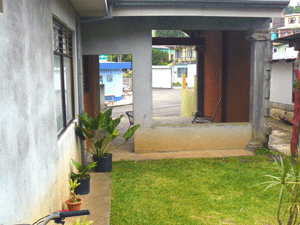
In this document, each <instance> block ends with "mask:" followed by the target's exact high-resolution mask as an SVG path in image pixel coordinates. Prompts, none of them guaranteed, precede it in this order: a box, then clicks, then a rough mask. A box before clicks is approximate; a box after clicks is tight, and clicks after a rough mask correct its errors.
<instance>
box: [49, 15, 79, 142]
mask: <svg viewBox="0 0 300 225" xmlns="http://www.w3.org/2000/svg"><path fill="white" fill-rule="evenodd" d="M52 25H53V36H52V37H53V38H54V39H53V58H54V56H59V62H60V88H61V101H62V109H61V110H62V118H63V126H62V128H61V129H60V130H58V131H57V135H58V138H59V137H60V136H61V135H62V134H63V133H64V131H65V130H66V129H67V128H68V126H69V125H70V124H71V123H72V122H73V121H74V119H75V97H74V51H73V49H74V41H73V40H74V37H73V36H74V35H73V32H72V31H71V30H70V29H68V28H67V27H65V26H64V25H63V24H62V23H61V22H59V21H58V20H56V19H55V18H53V22H52ZM55 27H56V28H58V34H59V35H57V34H56V32H55V31H54V29H55ZM63 35H66V36H65V37H63ZM56 37H58V39H56ZM57 41H58V45H56V42H57ZM64 41H66V42H64ZM64 45H65V47H64ZM65 58H69V59H71V60H70V77H68V76H67V74H65V70H64V59H65ZM53 71H54V67H53ZM65 76H66V78H65ZM68 79H70V82H71V83H70V88H71V90H68V91H69V92H70V95H71V100H70V103H71V107H70V110H71V118H70V119H69V120H68V121H67V100H66V96H67V93H68V92H67V93H66V91H65V87H66V85H67V80H68ZM56 123H57V117H56Z"/></svg>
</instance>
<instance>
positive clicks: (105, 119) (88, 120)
mask: <svg viewBox="0 0 300 225" xmlns="http://www.w3.org/2000/svg"><path fill="white" fill-rule="evenodd" d="M112 110H113V108H110V109H108V110H106V111H103V112H101V113H99V114H98V115H97V116H96V118H94V119H93V118H92V117H91V116H90V115H88V114H87V113H86V112H83V114H82V116H80V115H78V117H79V119H80V121H81V122H82V124H83V127H79V126H76V128H77V134H78V136H79V137H80V136H86V138H87V141H88V143H89V146H90V148H85V149H86V150H87V151H88V152H90V153H91V154H92V155H94V156H97V157H103V156H105V155H106V153H108V152H109V151H111V150H112V149H115V148H118V147H120V146H121V145H124V144H125V143H126V142H127V141H128V140H129V139H130V138H131V137H132V135H133V134H134V132H135V131H136V130H137V129H138V128H139V126H140V125H139V124H138V125H135V126H133V127H131V128H129V129H128V130H127V131H126V132H125V134H124V135H123V138H124V142H123V143H121V144H119V145H117V146H114V147H110V144H111V143H112V141H113V139H115V138H116V137H118V136H120V133H119V132H118V130H117V129H116V127H117V126H118V125H119V123H120V122H121V119H122V117H123V116H124V115H121V116H120V117H118V118H116V119H112V116H111V115H112Z"/></svg>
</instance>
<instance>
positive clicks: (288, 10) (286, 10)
mask: <svg viewBox="0 0 300 225" xmlns="http://www.w3.org/2000/svg"><path fill="white" fill-rule="evenodd" d="M294 12H295V8H294V7H293V6H289V5H288V6H287V7H285V8H284V9H283V13H284V14H285V15H287V14H293V13H294Z"/></svg>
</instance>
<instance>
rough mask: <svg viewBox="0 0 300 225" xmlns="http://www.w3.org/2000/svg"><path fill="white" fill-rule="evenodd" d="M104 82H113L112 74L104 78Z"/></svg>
mask: <svg viewBox="0 0 300 225" xmlns="http://www.w3.org/2000/svg"><path fill="white" fill-rule="evenodd" d="M106 81H107V82H113V75H112V74H108V75H107V77H106Z"/></svg>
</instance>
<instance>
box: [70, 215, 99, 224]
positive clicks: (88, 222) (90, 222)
mask: <svg viewBox="0 0 300 225" xmlns="http://www.w3.org/2000/svg"><path fill="white" fill-rule="evenodd" d="M85 218H86V216H84V217H83V220H82V222H80V219H79V218H77V219H76V220H75V222H74V223H73V225H90V224H92V223H93V222H94V221H86V222H85Z"/></svg>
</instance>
